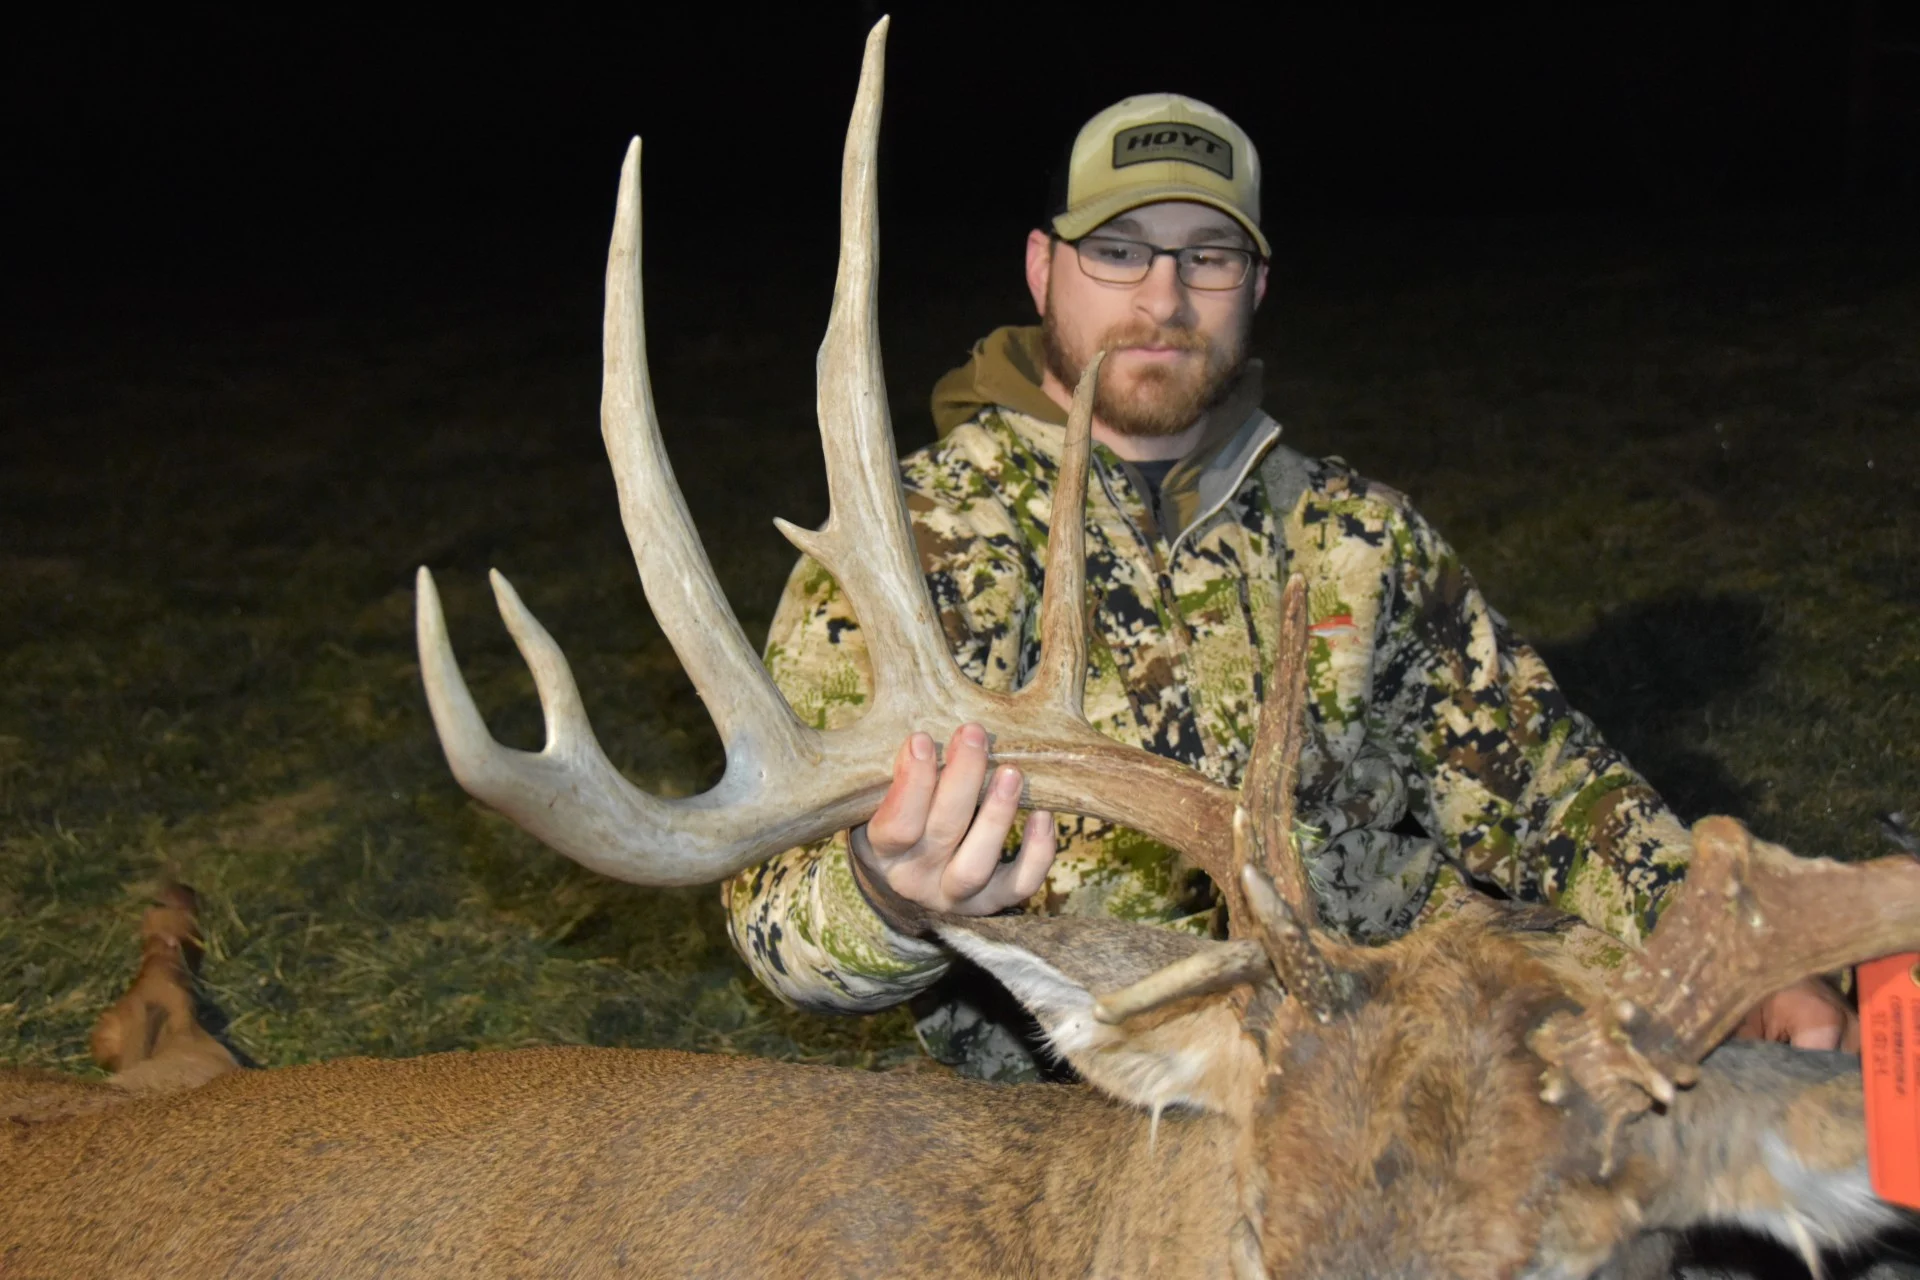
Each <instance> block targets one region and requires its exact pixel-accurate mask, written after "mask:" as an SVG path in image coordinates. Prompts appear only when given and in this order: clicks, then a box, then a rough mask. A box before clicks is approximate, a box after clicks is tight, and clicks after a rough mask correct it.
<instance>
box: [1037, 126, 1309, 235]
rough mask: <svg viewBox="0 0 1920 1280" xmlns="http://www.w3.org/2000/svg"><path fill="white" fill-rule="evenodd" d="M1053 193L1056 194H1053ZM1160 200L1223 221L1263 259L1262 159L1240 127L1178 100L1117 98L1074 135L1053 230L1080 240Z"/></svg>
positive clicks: (1057, 233) (1058, 233)
mask: <svg viewBox="0 0 1920 1280" xmlns="http://www.w3.org/2000/svg"><path fill="white" fill-rule="evenodd" d="M1056 190H1057V188H1056ZM1159 200H1194V201H1197V202H1199V203H1200V204H1206V205H1212V206H1213V207H1214V208H1216V209H1218V210H1220V212H1222V213H1225V214H1229V215H1231V216H1232V217H1233V219H1234V220H1235V221H1236V222H1238V223H1239V224H1240V225H1241V226H1243V227H1245V228H1246V229H1247V234H1248V235H1250V236H1252V237H1253V242H1254V243H1255V244H1257V245H1258V246H1260V253H1261V255H1262V256H1263V257H1272V256H1273V249H1272V248H1271V247H1270V246H1269V245H1268V244H1267V238H1266V236H1264V235H1262V234H1261V233H1260V153H1259V152H1257V151H1255V150H1254V149H1253V140H1252V139H1251V138H1249V137H1247V135H1246V134H1245V133H1243V132H1241V129H1240V126H1239V125H1237V124H1235V123H1234V122H1233V121H1231V120H1229V119H1227V118H1226V116H1224V115H1222V114H1221V113H1220V112H1218V111H1215V110H1214V109H1213V108H1212V107H1210V106H1208V105H1207V104H1206V103H1204V102H1199V101H1196V100H1195V99H1193V98H1188V97H1183V96H1182V95H1180V94H1177V93H1148V94H1142V95H1140V96H1139V97H1136V98H1123V99H1121V100H1120V101H1119V102H1116V103H1114V104H1113V105H1112V106H1110V107H1108V108H1107V109H1106V110H1105V111H1102V112H1101V113H1100V114H1099V115H1097V116H1095V117H1094V118H1093V119H1091V120H1089V121H1087V123H1086V124H1085V125H1083V126H1082V127H1081V129H1080V133H1079V136H1077V137H1076V138H1074V140H1073V150H1072V152H1071V153H1070V154H1069V157H1068V160H1067V189H1066V198H1065V201H1064V207H1063V209H1062V212H1060V213H1059V214H1057V215H1056V216H1055V217H1054V219H1053V230H1054V233H1055V234H1056V235H1058V236H1059V237H1060V238H1061V239H1062V240H1078V239H1079V238H1080V237H1081V236H1084V235H1086V234H1087V233H1088V232H1090V231H1092V230H1093V229H1094V228H1095V227H1098V226H1099V225H1100V224H1101V223H1103V222H1105V221H1107V219H1109V218H1117V217H1119V216H1120V215H1121V214H1123V213H1125V212H1126V211H1127V210H1129V209H1138V208H1139V207H1140V206H1141V205H1143V204H1153V203H1154V202H1156V201H1159Z"/></svg>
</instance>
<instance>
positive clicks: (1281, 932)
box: [1093, 574, 1357, 1023]
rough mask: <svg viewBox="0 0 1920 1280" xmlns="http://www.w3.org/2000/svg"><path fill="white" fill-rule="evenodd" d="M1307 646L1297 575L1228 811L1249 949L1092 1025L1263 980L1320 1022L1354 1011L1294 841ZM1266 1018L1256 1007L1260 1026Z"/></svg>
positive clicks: (1234, 915)
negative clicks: (1325, 943) (1321, 931)
mask: <svg viewBox="0 0 1920 1280" xmlns="http://www.w3.org/2000/svg"><path fill="white" fill-rule="evenodd" d="M1307 639H1308V633H1307V584H1306V580H1305V579H1303V578H1302V577H1300V575H1298V574H1295V575H1293V576H1292V577H1291V578H1289V579H1288V580H1287V586H1286V590H1285V591H1283V592H1282V593H1281V596H1280V626H1279V629H1278V631H1277V632H1276V634H1275V640H1274V662H1273V674H1272V678H1271V680H1270V681H1269V682H1268V686H1267V698H1266V702H1265V703H1264V704H1263V705H1262V707H1261V709H1260V724H1259V727H1258V728H1257V729H1256V730H1255V731H1254V736H1253V750H1252V752H1251V754H1250V756H1249V758H1248V761H1247V772H1246V777H1245V779H1244V781H1243V784H1242V787H1241V791H1240V804H1239V805H1238V806H1236V807H1235V809H1234V811H1233V861H1234V866H1235V867H1236V868H1237V869H1238V875H1237V876H1236V878H1235V879H1236V881H1237V884H1238V887H1239V889H1240V904H1238V906H1237V907H1236V908H1235V909H1233V910H1230V911H1229V913H1228V923H1229V924H1230V926H1231V927H1232V931H1233V932H1234V933H1235V934H1236V935H1239V934H1246V933H1251V934H1253V935H1254V939H1248V938H1244V937H1236V938H1235V939H1234V940H1233V941H1232V942H1229V943H1227V944H1225V945H1223V946H1219V947H1215V948H1211V949H1209V950H1206V951H1201V952H1196V953H1195V954H1194V955H1191V956H1189V957H1187V958H1186V959H1184V960H1181V961H1177V962H1176V963H1174V964H1171V965H1169V966H1167V967H1166V968H1164V969H1162V970H1160V971H1158V972H1157V973H1151V974H1148V975H1147V976H1146V977H1144V978H1142V979H1140V981H1138V982H1135V983H1133V984H1131V985H1129V986H1126V987H1122V988H1121V989H1120V990H1118V991H1112V992H1109V993H1107V994H1106V995H1104V996H1101V997H1100V999H1099V1000H1097V1001H1096V1002H1095V1003H1094V1014H1093V1016H1094V1017H1095V1018H1096V1019H1097V1020H1099V1021H1101V1022H1106V1023H1118V1022H1124V1021H1125V1020H1126V1019H1128V1018H1133V1017H1137V1016H1139V1015H1140V1014H1143V1013H1148V1012H1151V1011H1152V1010H1154V1009H1158V1008H1160V1007H1162V1006H1163V1005H1168V1004H1172V1003H1173V1002H1174V1001H1176V1000H1185V999H1187V998H1189V997H1191V996H1197V995H1203V994H1205V993H1207V992H1209V991H1219V990H1224V989H1225V988H1227V987H1231V986H1235V985H1237V984H1239V983H1242V982H1253V981H1257V980H1258V979H1261V978H1266V977H1268V976H1269V975H1272V976H1274V977H1277V978H1278V979H1279V980H1280V985H1281V986H1282V987H1283V988H1285V990H1286V992H1287V994H1289V995H1291V996H1293V997H1294V998H1295V999H1296V1000H1298V1001H1299V1002H1300V1004H1301V1005H1302V1006H1303V1007H1304V1008H1305V1009H1306V1010H1307V1011H1308V1012H1309V1013H1311V1014H1312V1015H1313V1016H1314V1017H1315V1018H1317V1019H1318V1020H1319V1021H1321V1022H1327V1021H1330V1020H1331V1019H1333V1018H1334V1017H1335V1016H1336V1015H1338V1014H1340V1013H1342V1012H1344V1011H1345V1010H1347V1009H1349V1008H1351V1007H1352V1005H1353V1003H1354V1001H1355V999H1356V996H1357V990H1356V985H1355V983H1354V982H1353V980H1352V978H1351V976H1350V975H1348V974H1346V973H1343V972H1342V971H1340V970H1339V969H1337V968H1335V967H1334V966H1333V965H1331V964H1329V963H1328V962H1327V959H1326V957H1325V955H1324V954H1322V952H1321V949H1320V946H1319V945H1318V944H1317V943H1316V942H1315V940H1314V932H1313V925H1312V922H1313V920H1314V918H1315V912H1314V906H1313V891H1312V888H1311V886H1309V885H1308V883H1307V876H1306V866H1305V864H1304V863H1303V862H1302V861H1301V860H1300V856H1299V850H1298V849H1297V848H1296V847H1295V845H1294V840H1293V807H1294V786H1295V783H1296V779H1297V778H1298V776H1299V772H1300V749H1301V746H1302V745H1303V744H1304V743H1305V741H1306V724H1305V721H1304V719H1303V717H1304V714H1305V711H1306V703H1307V658H1306V655H1307ZM1270 995H1271V992H1269V996H1270ZM1270 1012H1271V1010H1270V1009H1268V1008H1266V1007H1264V1006H1263V1007H1262V1010H1261V1014H1260V1016H1261V1017H1262V1018H1264V1017H1265V1016H1267V1014H1269V1013H1270Z"/></svg>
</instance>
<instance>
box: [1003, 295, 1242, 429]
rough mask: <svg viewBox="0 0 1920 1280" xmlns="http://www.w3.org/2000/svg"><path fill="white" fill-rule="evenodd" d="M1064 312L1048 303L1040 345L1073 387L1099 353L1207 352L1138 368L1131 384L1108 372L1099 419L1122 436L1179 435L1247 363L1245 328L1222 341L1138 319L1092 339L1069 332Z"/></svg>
mask: <svg viewBox="0 0 1920 1280" xmlns="http://www.w3.org/2000/svg"><path fill="white" fill-rule="evenodd" d="M1057 315H1058V311H1057V309H1056V308H1054V307H1053V306H1052V305H1051V304H1049V305H1048V307H1047V313H1046V315H1044V316H1042V317H1041V320H1040V338H1041V345H1042V348H1043V351H1044V353H1045V356H1046V361H1047V368H1048V370H1049V371H1050V372H1051V373H1052V374H1053V376H1054V377H1056V378H1058V379H1060V381H1061V383H1062V385H1064V386H1065V387H1066V388H1067V390H1068V391H1072V390H1073V389H1074V388H1075V387H1077V386H1079V385H1080V375H1081V374H1082V373H1084V372H1086V367H1087V363H1088V362H1089V361H1091V360H1092V359H1093V355H1094V352H1096V351H1102V350H1105V351H1113V350H1116V349H1117V348H1120V347H1173V348H1175V349H1177V350H1180V351H1196V352H1200V353H1201V357H1202V358H1201V359H1199V360H1181V361H1179V362H1178V363H1177V364H1174V365H1171V366H1166V365H1149V366H1147V367H1146V368H1144V369H1139V370H1135V371H1133V376H1132V377H1131V378H1130V379H1129V380H1128V381H1127V382H1126V383H1124V384H1122V382H1121V381H1120V379H1118V378H1114V377H1111V376H1109V375H1108V374H1107V373H1106V372H1104V371H1103V372H1102V374H1101V377H1100V385H1099V387H1098V388H1097V389H1096V390H1095V392H1094V399H1093V412H1094V416H1095V417H1097V418H1099V419H1100V421H1101V422H1103V423H1105V424H1106V425H1107V426H1108V427H1109V428H1110V429H1111V430H1113V431H1115V432H1117V433H1119V434H1120V435H1123V436H1177V435H1179V434H1180V433H1181V432H1182V431H1185V430H1186V429H1187V428H1189V427H1191V426H1192V425H1193V424H1194V423H1195V422H1198V421H1199V420H1200V415H1201V414H1203V413H1205V412H1206V411H1207V410H1208V409H1211V408H1212V407H1213V406H1214V405H1216V404H1218V403H1220V401H1221V400H1223V399H1225V398H1226V394H1227V392H1228V391H1229V390H1231V389H1232V387H1233V384H1234V383H1235V382H1236V381H1237V380H1238V379H1239V377H1240V375H1241V373H1242V372H1243V371H1245V369H1246V367H1247V340H1246V326H1245V325H1241V326H1240V327H1239V332H1238V333H1237V334H1235V335H1233V336H1232V337H1231V338H1228V339H1224V340H1219V341H1216V340H1214V339H1210V338H1208V337H1207V335H1205V334H1203V333H1200V332H1199V331H1198V330H1195V329H1188V328H1170V327H1167V326H1165V325H1155V324H1152V323H1150V322H1148V321H1145V320H1133V321H1128V322H1127V323H1124V324H1119V325H1115V326H1114V327H1113V328H1111V329H1109V330H1107V332H1106V333H1104V334H1101V335H1100V337H1099V340H1098V341H1097V342H1093V343H1087V342H1085V341H1084V340H1081V339H1080V335H1078V334H1070V333H1063V332H1062V331H1061V327H1060V325H1059V323H1058V321H1057V320H1056V319H1055V317H1056V316H1057ZM1111 367H1112V366H1111V365H1108V366H1106V368H1108V369H1110V368H1111Z"/></svg>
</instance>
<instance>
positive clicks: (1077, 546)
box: [1023, 351, 1107, 717]
mask: <svg viewBox="0 0 1920 1280" xmlns="http://www.w3.org/2000/svg"><path fill="white" fill-rule="evenodd" d="M1106 358H1107V353H1106V352H1104V351H1099V352H1095V353H1094V357H1093V359H1092V360H1090V361H1088V362H1087V367H1086V369H1085V371H1084V372H1082V373H1081V375H1080V385H1079V386H1077V387H1075V388H1074V391H1073V407H1072V408H1071V409H1070V410H1069V411H1068V413H1067V438H1066V445H1065V447H1064V448H1062V449H1061V451H1060V475H1059V479H1058V480H1056V481H1055V483H1054V486H1053V514H1052V517H1051V519H1050V520H1049V521H1048V525H1047V567H1046V580H1045V582H1044V583H1043V584H1042V586H1041V589H1040V662H1039V669H1038V670H1037V671H1035V672H1034V675H1033V681H1032V683H1031V684H1029V685H1028V686H1027V688H1026V690H1024V691H1023V696H1024V697H1030V698H1032V699H1034V700H1035V701H1036V702H1041V703H1045V704H1047V705H1049V706H1052V707H1055V708H1057V709H1058V710H1060V711H1064V712H1066V713H1067V714H1068V715H1071V716H1076V717H1078V716H1080V715H1082V714H1084V709H1085V705H1086V691H1087V613H1086V587H1087V521H1086V505H1087V467H1088V464H1089V463H1090V462H1091V461H1092V458H1093V398H1094V395H1095V393H1096V392H1097V390H1098V389H1099V383H1100V365H1101V364H1102V362H1104V361H1105V360H1106Z"/></svg>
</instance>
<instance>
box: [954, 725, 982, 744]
mask: <svg viewBox="0 0 1920 1280" xmlns="http://www.w3.org/2000/svg"><path fill="white" fill-rule="evenodd" d="M960 742H961V744H962V745H963V746H969V747H984V746H986V745H987V731H986V730H985V729H982V728H981V727H980V726H979V725H977V724H963V725H961V726H960Z"/></svg>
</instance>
